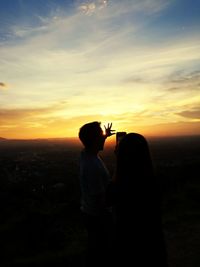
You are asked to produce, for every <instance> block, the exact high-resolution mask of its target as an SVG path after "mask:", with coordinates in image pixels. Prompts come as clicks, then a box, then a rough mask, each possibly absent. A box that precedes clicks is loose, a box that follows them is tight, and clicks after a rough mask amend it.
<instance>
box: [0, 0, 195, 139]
mask: <svg viewBox="0 0 200 267" xmlns="http://www.w3.org/2000/svg"><path fill="white" fill-rule="evenodd" d="M199 14H200V1H199V0H193V1H190V0H123V1H120V0H107V1H106V0H91V1H82V0H74V1H73V0H40V1H35V0H1V1H0V137H5V138H17V139H18V138H19V139H24V138H25V139H28V138H51V137H77V136H78V131H79V128H80V127H81V126H82V125H83V124H85V123H88V122H91V121H99V122H101V123H102V128H103V125H104V124H107V123H108V122H109V123H110V122H112V123H113V129H115V130H116V131H126V132H139V133H141V134H143V135H145V136H177V135H199V134H200V30H199V29H200V16H199Z"/></svg>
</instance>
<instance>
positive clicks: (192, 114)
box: [177, 107, 200, 120]
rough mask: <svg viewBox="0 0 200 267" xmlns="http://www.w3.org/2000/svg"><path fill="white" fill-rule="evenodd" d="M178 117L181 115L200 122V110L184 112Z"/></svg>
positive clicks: (179, 113)
mask: <svg viewBox="0 0 200 267" xmlns="http://www.w3.org/2000/svg"><path fill="white" fill-rule="evenodd" d="M177 115H180V116H182V117H184V118H190V119H197V120H200V108H199V107H197V108H194V109H192V110H184V111H182V112H178V113H177Z"/></svg>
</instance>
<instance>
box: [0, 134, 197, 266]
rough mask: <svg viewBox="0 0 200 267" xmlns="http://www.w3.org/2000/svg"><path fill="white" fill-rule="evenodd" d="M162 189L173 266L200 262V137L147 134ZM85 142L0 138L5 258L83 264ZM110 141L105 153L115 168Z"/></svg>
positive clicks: (7, 261) (1, 260)
mask: <svg viewBox="0 0 200 267" xmlns="http://www.w3.org/2000/svg"><path fill="white" fill-rule="evenodd" d="M149 144H150V148H151V152H152V157H153V160H154V164H155V169H156V175H157V177H158V179H159V181H160V186H161V191H162V195H163V202H162V212H163V225H164V233H165V238H166V244H167V250H168V255H169V267H199V266H200V253H199V251H200V208H199V207H200V205H199V204H200V194H199V192H200V176H199V168H200V167H199V166H200V137H187V138H172V139H151V140H149ZM80 149H81V147H80V145H77V144H74V143H73V144H72V143H69V141H65V140H60V141H59V140H54V141H44V140H36V141H5V140H2V141H1V142H0V210H1V215H0V245H1V250H0V251H1V257H0V266H2V267H4V266H9V267H10V266H20V267H21V266H22V267H23V266H27V267H29V266H36V267H38V266H56V267H57V266H58V267H59V266H69V267H70V266H72V267H74V266H80V267H81V266H83V260H84V252H85V247H86V238H87V236H86V232H85V230H84V228H83V226H82V223H81V218H80V213H79V197H80V192H79V181H78V157H79V153H80ZM113 149H114V147H113V146H110V147H108V146H106V147H105V151H104V153H102V154H101V155H102V157H103V159H104V161H105V163H106V164H107V166H108V168H109V170H110V172H111V173H112V172H113V170H114V166H115V158H114V153H113Z"/></svg>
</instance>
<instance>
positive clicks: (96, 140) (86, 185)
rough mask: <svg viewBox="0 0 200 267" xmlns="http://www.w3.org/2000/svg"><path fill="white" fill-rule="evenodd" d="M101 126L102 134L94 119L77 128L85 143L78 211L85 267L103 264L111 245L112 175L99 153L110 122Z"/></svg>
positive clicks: (81, 163) (81, 162) (109, 134)
mask: <svg viewBox="0 0 200 267" xmlns="http://www.w3.org/2000/svg"><path fill="white" fill-rule="evenodd" d="M104 127H105V134H103V130H102V129H101V126H100V123H99V122H97V121H94V122H90V123H87V124H85V125H83V126H82V127H81V128H80V131H79V138H80V140H81V142H82V143H83V145H84V149H83V150H82V152H81V155H80V189H81V212H82V215H83V221H84V224H85V227H86V229H87V233H88V251H87V255H86V266H102V265H104V266H105V263H106V262H105V261H106V259H107V257H108V250H109V246H110V235H111V225H112V213H111V207H108V206H107V204H106V190H107V186H108V184H109V182H110V181H111V178H110V175H109V172H108V170H107V168H106V166H105V164H104V163H103V161H102V159H101V158H100V157H99V155H98V153H99V151H101V150H103V148H104V143H105V140H106V138H107V137H109V136H111V135H113V134H114V133H113V131H114V130H111V128H112V123H111V124H108V126H107V127H106V126H104Z"/></svg>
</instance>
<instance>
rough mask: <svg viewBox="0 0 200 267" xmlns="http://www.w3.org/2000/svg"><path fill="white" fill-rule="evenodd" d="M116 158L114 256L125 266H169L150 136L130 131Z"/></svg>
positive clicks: (118, 148) (121, 142)
mask: <svg viewBox="0 0 200 267" xmlns="http://www.w3.org/2000/svg"><path fill="white" fill-rule="evenodd" d="M116 157H117V166H116V176H115V181H114V188H115V191H114V192H115V194H114V209H115V221H116V231H115V233H116V234H115V242H114V244H115V248H114V258H115V259H116V261H117V263H118V264H119V263H120V264H122V266H137V267H144V266H154V267H164V266H168V265H167V257H166V248H165V242H164V235H163V230H162V220H161V210H160V196H159V189H158V186H157V182H156V179H155V176H154V171H153V166H152V160H151V155H150V152H149V147H148V143H147V141H146V139H145V138H144V137H143V136H142V135H140V134H137V133H129V134H127V135H126V136H125V137H124V138H123V139H122V140H121V141H120V143H119V145H118V147H117V150H116Z"/></svg>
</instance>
